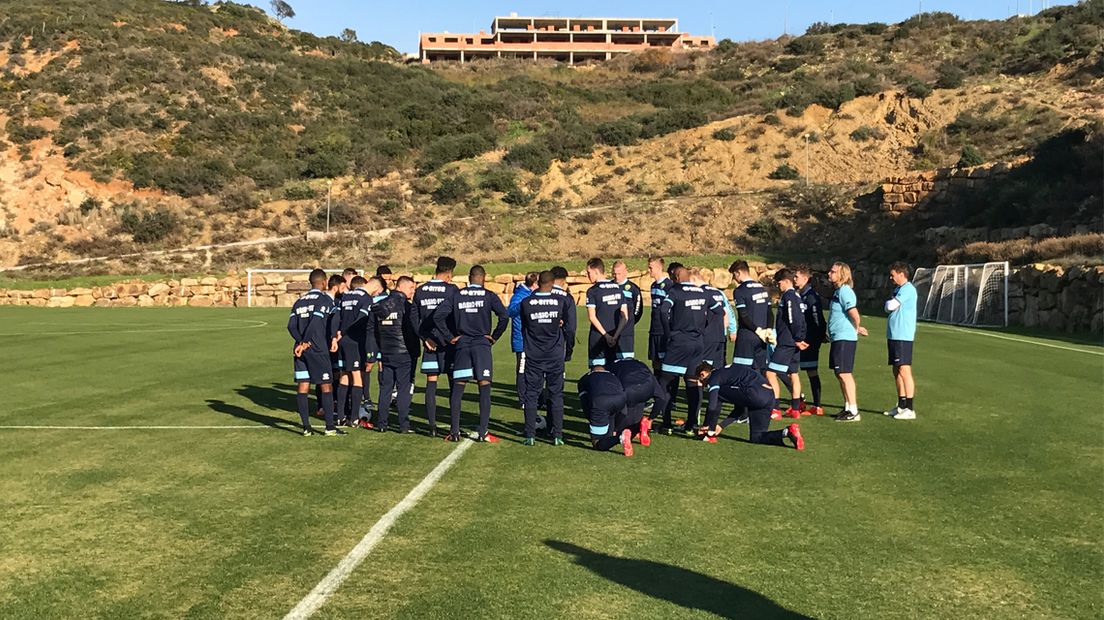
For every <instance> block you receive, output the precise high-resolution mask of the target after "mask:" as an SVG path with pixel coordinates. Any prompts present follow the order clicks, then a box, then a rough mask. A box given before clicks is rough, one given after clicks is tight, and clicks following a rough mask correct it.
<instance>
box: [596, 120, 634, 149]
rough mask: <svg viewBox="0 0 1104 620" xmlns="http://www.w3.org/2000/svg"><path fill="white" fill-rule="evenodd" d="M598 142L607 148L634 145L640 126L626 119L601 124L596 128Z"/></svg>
mask: <svg viewBox="0 0 1104 620" xmlns="http://www.w3.org/2000/svg"><path fill="white" fill-rule="evenodd" d="M597 133H598V141H599V142H601V143H602V144H607V145H609V146H627V145H630V144H635V143H636V141H637V140H638V139H639V138H640V124H639V123H637V122H635V121H633V120H632V119H628V118H620V119H617V120H615V121H609V122H607V123H601V124H599V125H598V128H597Z"/></svg>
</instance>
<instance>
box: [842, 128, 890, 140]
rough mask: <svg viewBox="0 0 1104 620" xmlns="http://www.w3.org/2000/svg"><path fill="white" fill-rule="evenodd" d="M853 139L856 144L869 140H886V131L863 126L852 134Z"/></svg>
mask: <svg viewBox="0 0 1104 620" xmlns="http://www.w3.org/2000/svg"><path fill="white" fill-rule="evenodd" d="M850 135H851V139H852V140H854V141H855V142H867V141H869V140H884V139H885V137H886V133H885V131H883V130H882V128H881V127H871V126H869V125H862V126H861V127H859V128H857V129H855V131H852V132H851V134H850Z"/></svg>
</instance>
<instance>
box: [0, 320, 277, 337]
mask: <svg viewBox="0 0 1104 620" xmlns="http://www.w3.org/2000/svg"><path fill="white" fill-rule="evenodd" d="M225 320H227V321H240V322H243V323H252V325H224V326H222V327H218V326H208V327H165V328H161V329H100V330H85V331H72V332H39V331H36V332H11V333H0V336H7V337H16V336H77V335H87V334H159V333H168V332H215V331H225V330H232V329H257V328H260V327H268V321H258V320H255V319H225Z"/></svg>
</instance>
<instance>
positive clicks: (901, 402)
mask: <svg viewBox="0 0 1104 620" xmlns="http://www.w3.org/2000/svg"><path fill="white" fill-rule="evenodd" d="M897 408H898V409H908V399H907V398H905V397H904V396H898V397H897Z"/></svg>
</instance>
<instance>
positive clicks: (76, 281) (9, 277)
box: [0, 271, 189, 291]
mask: <svg viewBox="0 0 1104 620" xmlns="http://www.w3.org/2000/svg"><path fill="white" fill-rule="evenodd" d="M187 277H189V276H187V275H183V274H173V275H170V274H164V273H144V274H141V275H111V274H106V275H94V276H71V277H62V278H41V277H36V276H28V277H24V276H23V275H22V274H20V273H19V272H16V271H12V272H8V273H6V274H2V275H0V289H12V290H19V291H32V290H35V289H40V288H64V289H70V288H89V287H93V286H104V285H106V284H114V283H116V282H123V281H125V280H141V281H143V282H157V281H159V280H170V279H174V278H175V279H180V278H187Z"/></svg>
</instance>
